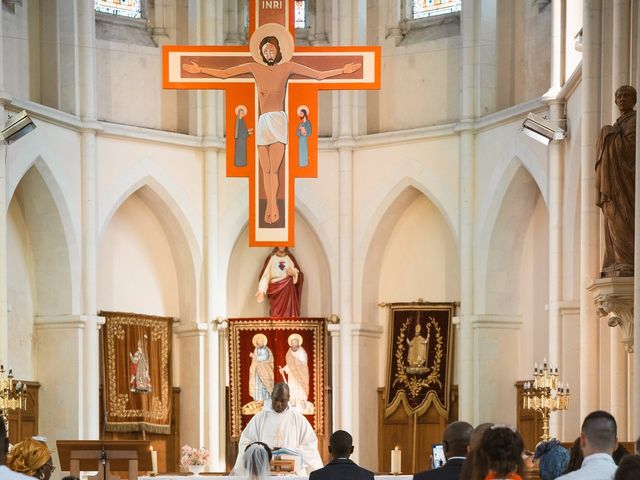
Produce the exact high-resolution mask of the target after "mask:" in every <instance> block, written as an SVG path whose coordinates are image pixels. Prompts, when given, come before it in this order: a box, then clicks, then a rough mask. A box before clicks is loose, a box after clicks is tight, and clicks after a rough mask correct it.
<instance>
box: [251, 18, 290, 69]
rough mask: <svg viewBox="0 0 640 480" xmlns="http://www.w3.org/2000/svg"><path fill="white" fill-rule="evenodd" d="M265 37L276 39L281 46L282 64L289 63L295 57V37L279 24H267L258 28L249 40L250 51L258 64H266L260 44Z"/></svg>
mask: <svg viewBox="0 0 640 480" xmlns="http://www.w3.org/2000/svg"><path fill="white" fill-rule="evenodd" d="M265 37H276V38H277V39H278V43H279V44H280V53H281V54H282V60H280V63H284V62H288V61H289V60H291V57H293V37H292V36H291V32H289V30H287V29H286V28H284V27H283V26H282V25H278V24H277V23H265V24H264V25H262V26H260V27H258V28H256V30H255V31H254V32H253V35H251V40H249V51H250V52H251V57H252V58H253V59H254V60H255V61H256V62H258V63H260V64H264V60H263V59H262V55H261V54H260V42H261V41H262V39H263V38H265Z"/></svg>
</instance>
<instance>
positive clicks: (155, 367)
mask: <svg viewBox="0 0 640 480" xmlns="http://www.w3.org/2000/svg"><path fill="white" fill-rule="evenodd" d="M100 315H101V316H103V317H105V319H106V321H105V324H104V327H102V352H103V365H104V396H105V398H104V405H105V409H106V412H105V416H106V423H105V429H106V430H107V431H109V432H142V431H146V432H150V433H161V434H166V435H169V434H170V433H171V408H172V404H171V387H172V379H171V337H172V325H173V318H168V317H155V316H151V315H141V314H136V313H122V312H100Z"/></svg>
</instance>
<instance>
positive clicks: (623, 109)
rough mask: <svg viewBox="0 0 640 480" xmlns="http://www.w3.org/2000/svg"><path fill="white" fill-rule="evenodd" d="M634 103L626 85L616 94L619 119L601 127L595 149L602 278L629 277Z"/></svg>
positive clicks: (633, 199) (631, 235) (632, 204)
mask: <svg viewBox="0 0 640 480" xmlns="http://www.w3.org/2000/svg"><path fill="white" fill-rule="evenodd" d="M636 99H637V94H636V90H635V88H633V87H632V86H630V85H623V86H622V87H620V88H618V90H616V95H615V102H616V105H617V106H618V109H619V110H620V117H618V119H617V120H616V122H615V123H614V124H613V125H605V126H604V127H602V130H601V131H600V137H599V138H598V143H597V145H596V151H597V157H596V189H597V196H596V205H598V207H600V208H601V209H602V214H603V216H604V239H605V253H604V261H603V263H602V272H601V276H602V277H632V276H633V264H634V258H633V246H634V238H633V237H634V203H635V170H636V111H635V110H634V109H633V107H634V106H635V104H636Z"/></svg>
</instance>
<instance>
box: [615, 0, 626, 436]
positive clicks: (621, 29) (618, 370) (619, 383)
mask: <svg viewBox="0 0 640 480" xmlns="http://www.w3.org/2000/svg"><path fill="white" fill-rule="evenodd" d="M630 17H631V6H630V2H629V0H614V2H613V51H612V66H611V70H612V92H611V98H612V99H615V91H616V89H617V88H618V87H620V86H621V85H628V84H629V72H630V61H629V59H630V46H631V45H630V27H631V18H630ZM618 116H620V112H619V111H618V107H617V106H616V105H615V102H612V105H611V118H612V119H615V118H618ZM610 341H611V344H610V351H611V414H612V415H613V416H614V417H615V418H616V420H617V422H618V437H619V438H629V436H628V434H627V432H628V431H629V430H628V427H629V425H628V422H629V412H630V409H631V405H630V404H628V402H627V397H628V390H629V387H630V386H629V376H628V368H627V356H628V354H627V352H626V350H625V349H624V348H623V346H622V345H621V344H620V334H619V332H618V331H617V330H616V331H612V332H611V337H610Z"/></svg>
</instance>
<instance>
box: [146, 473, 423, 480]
mask: <svg viewBox="0 0 640 480" xmlns="http://www.w3.org/2000/svg"><path fill="white" fill-rule="evenodd" d="M138 478H139V479H140V480H187V479H189V480H193V478H194V476H193V475H190V476H186V477H185V476H171V475H162V474H160V475H156V476H155V477H138ZM199 478H200V479H201V480H208V479H211V480H217V479H228V480H244V477H227V476H220V477H218V476H214V475H211V474H204V475H201V476H200V477H199ZM271 478H274V479H281V480H307V477H293V476H289V475H279V476H277V477H271ZM412 478H413V475H376V476H375V480H411V479H412Z"/></svg>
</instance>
